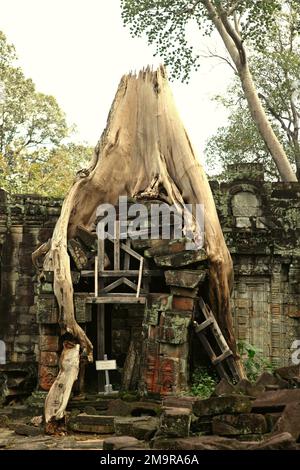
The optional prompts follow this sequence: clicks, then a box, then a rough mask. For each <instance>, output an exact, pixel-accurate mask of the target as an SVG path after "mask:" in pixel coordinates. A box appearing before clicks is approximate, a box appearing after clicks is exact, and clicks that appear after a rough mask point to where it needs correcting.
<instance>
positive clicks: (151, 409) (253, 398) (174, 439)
mask: <svg viewBox="0 0 300 470" xmlns="http://www.w3.org/2000/svg"><path fill="white" fill-rule="evenodd" d="M299 376H300V368H299V366H292V367H287V368H281V369H277V370H276V371H275V373H274V374H271V373H268V372H264V373H263V374H262V375H261V376H260V377H259V379H258V380H257V381H256V383H254V384H252V383H250V382H249V381H247V380H242V381H240V382H239V383H238V384H237V385H235V386H233V385H231V384H230V383H228V382H226V380H224V379H223V380H221V382H220V383H219V384H218V386H217V387H216V390H215V392H214V394H213V395H212V396H211V397H210V398H207V399H200V398H198V397H191V396H181V397H176V396H169V397H166V398H164V399H163V401H162V402H160V403H159V402H155V401H150V400H144V401H134V402H126V401H124V400H121V399H115V400H106V403H107V405H106V409H104V407H103V402H105V400H103V399H102V400H100V401H101V403H102V411H100V409H99V407H98V410H97V409H95V408H94V407H86V408H85V409H84V410H83V411H84V412H80V411H77V412H76V411H75V410H73V411H72V412H71V414H70V415H69V419H68V423H67V427H68V429H69V430H70V431H72V432H76V433H78V432H79V433H93V434H101V435H106V434H107V435H109V436H108V437H107V438H104V441H103V448H104V449H107V450H111V449H121V448H122V449H138V448H153V449H164V450H181V449H183V450H192V449H193V450H212V449H215V450H222V449H223V450H225V449H241V450H243V449H253V450H254V449H300V446H299V444H298V443H299V441H300V388H295V386H296V384H297V385H298V384H299V380H298V379H299ZM99 403H100V402H99ZM112 434H114V436H111V435H112Z"/></svg>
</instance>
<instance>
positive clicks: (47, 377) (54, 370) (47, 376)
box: [39, 365, 58, 391]
mask: <svg viewBox="0 0 300 470" xmlns="http://www.w3.org/2000/svg"><path fill="white" fill-rule="evenodd" d="M57 374H58V367H48V366H43V365H40V367H39V385H40V388H41V389H42V390H46V391H48V390H50V387H51V385H52V384H53V382H54V380H55V379H56V377H57Z"/></svg>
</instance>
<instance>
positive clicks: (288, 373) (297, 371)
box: [274, 364, 300, 380]
mask: <svg viewBox="0 0 300 470" xmlns="http://www.w3.org/2000/svg"><path fill="white" fill-rule="evenodd" d="M274 374H275V375H278V376H279V377H281V378H282V379H284V380H292V379H293V378H294V377H300V364H299V365H293V366H287V367H280V368H278V369H275V370H274Z"/></svg>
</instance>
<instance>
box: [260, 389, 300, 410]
mask: <svg viewBox="0 0 300 470" xmlns="http://www.w3.org/2000/svg"><path fill="white" fill-rule="evenodd" d="M294 402H300V389H294V390H292V389H291V390H276V391H271V392H263V393H262V394H261V395H260V396H259V397H258V398H256V400H255V401H253V402H252V411H253V412H268V411H269V412H270V411H271V412H272V411H281V410H283V409H284V407H285V406H286V405H288V404H289V403H294Z"/></svg>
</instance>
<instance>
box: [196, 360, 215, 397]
mask: <svg viewBox="0 0 300 470" xmlns="http://www.w3.org/2000/svg"><path fill="white" fill-rule="evenodd" d="M217 383H218V379H217V376H216V374H215V372H214V371H208V370H207V369H206V368H204V367H199V368H197V369H196V370H195V372H194V373H193V376H192V384H191V388H190V393H191V394H192V395H194V396H196V397H201V398H209V397H210V396H211V394H212V393H213V391H214V389H215V387H216V385H217Z"/></svg>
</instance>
